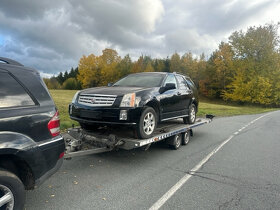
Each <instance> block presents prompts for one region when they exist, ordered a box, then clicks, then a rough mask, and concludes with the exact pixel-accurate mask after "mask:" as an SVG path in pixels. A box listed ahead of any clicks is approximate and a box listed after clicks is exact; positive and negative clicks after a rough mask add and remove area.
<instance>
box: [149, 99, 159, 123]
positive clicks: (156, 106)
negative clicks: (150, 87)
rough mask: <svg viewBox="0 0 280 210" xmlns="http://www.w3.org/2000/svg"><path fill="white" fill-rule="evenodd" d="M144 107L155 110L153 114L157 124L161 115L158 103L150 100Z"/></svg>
mask: <svg viewBox="0 0 280 210" xmlns="http://www.w3.org/2000/svg"><path fill="white" fill-rule="evenodd" d="M145 106H149V107H152V108H153V109H154V110H155V112H156V114H157V118H158V119H157V121H158V122H159V121H160V120H161V117H160V116H161V113H160V106H159V103H158V102H157V101H155V100H151V101H149V102H147V103H146V104H145Z"/></svg>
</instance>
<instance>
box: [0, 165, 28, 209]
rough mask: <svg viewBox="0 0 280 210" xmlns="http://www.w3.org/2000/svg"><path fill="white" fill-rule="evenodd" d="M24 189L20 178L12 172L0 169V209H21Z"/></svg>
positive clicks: (23, 200)
mask: <svg viewBox="0 0 280 210" xmlns="http://www.w3.org/2000/svg"><path fill="white" fill-rule="evenodd" d="M24 202H25V190H24V185H23V184H22V182H21V180H20V179H19V178H18V177H17V176H16V175H15V174H13V173H11V172H9V171H6V170H4V169H0V209H1V210H4V209H5V210H6V209H11V210H12V209H23V206H24Z"/></svg>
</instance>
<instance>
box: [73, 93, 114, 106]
mask: <svg viewBox="0 0 280 210" xmlns="http://www.w3.org/2000/svg"><path fill="white" fill-rule="evenodd" d="M116 98H117V96H116V95H99V94H85V95H80V96H79V100H78V103H79V104H83V105H86V106H112V105H113V103H114V102H115V100H116Z"/></svg>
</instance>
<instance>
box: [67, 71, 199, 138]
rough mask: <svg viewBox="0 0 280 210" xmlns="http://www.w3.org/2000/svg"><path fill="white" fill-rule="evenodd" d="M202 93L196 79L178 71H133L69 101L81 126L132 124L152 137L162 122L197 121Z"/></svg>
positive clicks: (79, 94) (79, 93)
mask: <svg viewBox="0 0 280 210" xmlns="http://www.w3.org/2000/svg"><path fill="white" fill-rule="evenodd" d="M197 110H198V93H197V89H196V87H195V85H194V83H193V82H192V80H191V79H190V78H189V77H187V76H184V75H182V74H177V73H163V72H152V73H136V74H130V75H128V76H126V77H124V78H122V79H121V80H119V81H118V82H116V83H115V84H113V85H112V86H110V87H97V88H89V89H85V90H82V91H79V92H77V93H76V94H75V96H74V97H73V100H72V103H71V104H70V105H69V114H70V117H71V119H73V120H76V121H78V122H79V123H80V125H81V127H83V128H86V129H93V128H95V127H96V125H97V126H98V125H100V124H108V125H111V124H121V125H132V126H134V127H135V128H136V131H137V134H138V137H139V138H149V137H150V136H151V135H152V134H153V132H154V130H155V128H156V126H157V123H158V122H162V121H165V120H169V119H174V118H183V120H184V123H189V124H192V123H194V122H195V119H196V113H197Z"/></svg>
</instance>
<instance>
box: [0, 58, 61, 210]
mask: <svg viewBox="0 0 280 210" xmlns="http://www.w3.org/2000/svg"><path fill="white" fill-rule="evenodd" d="M59 123H60V120H59V114H58V111H57V109H56V107H55V104H54V102H53V100H52V98H51V96H50V94H49V92H48V90H47V88H46V86H45V83H44V82H43V80H42V79H41V77H40V75H39V73H38V72H37V71H36V70H33V69H30V68H27V67H24V66H23V65H21V64H20V63H18V62H16V61H13V60H10V59H7V58H1V57H0V209H22V208H23V207H24V202H25V189H27V190H29V189H33V188H34V187H35V186H38V185H39V184H41V183H42V182H43V181H45V180H46V179H47V178H48V177H49V176H51V175H52V174H53V173H55V172H56V171H57V170H58V169H59V167H60V166H61V164H62V161H63V155H64V150H65V143H64V140H63V138H62V136H61V135H60V129H59Z"/></svg>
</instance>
